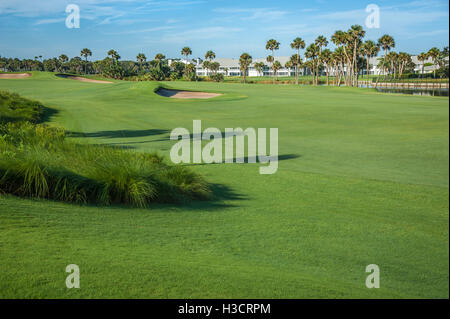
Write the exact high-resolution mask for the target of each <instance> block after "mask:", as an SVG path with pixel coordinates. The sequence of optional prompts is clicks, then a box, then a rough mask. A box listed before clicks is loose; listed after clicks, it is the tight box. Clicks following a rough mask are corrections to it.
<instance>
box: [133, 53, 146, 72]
mask: <svg viewBox="0 0 450 319" xmlns="http://www.w3.org/2000/svg"><path fill="white" fill-rule="evenodd" d="M136 61H137V62H138V63H139V67H140V69H141V70H142V64H144V63H145V61H147V57H146V56H145V54H144V53H139V54H138V55H137V56H136Z"/></svg>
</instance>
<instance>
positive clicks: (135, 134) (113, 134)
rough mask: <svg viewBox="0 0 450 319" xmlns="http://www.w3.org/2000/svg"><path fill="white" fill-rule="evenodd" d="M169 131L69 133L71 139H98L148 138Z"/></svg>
mask: <svg viewBox="0 0 450 319" xmlns="http://www.w3.org/2000/svg"><path fill="white" fill-rule="evenodd" d="M168 132H169V131H168V130H160V129H149V130H117V131H99V132H91V133H83V132H70V131H69V132H67V136H69V137H96V138H132V137H146V136H154V135H161V134H166V133H168Z"/></svg>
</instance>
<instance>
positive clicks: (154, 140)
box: [0, 73, 449, 298]
mask: <svg viewBox="0 0 450 319" xmlns="http://www.w3.org/2000/svg"><path fill="white" fill-rule="evenodd" d="M157 85H158V84H157V83H153V82H117V83H114V84H109V85H106V84H105V85H103V84H93V83H81V82H77V81H73V80H67V79H58V78H55V77H54V76H53V75H52V74H47V73H34V74H33V77H31V78H28V79H24V80H20V81H19V80H0V89H6V90H10V91H14V92H18V93H20V94H22V95H24V96H25V97H28V98H31V99H35V100H39V101H41V102H42V103H43V104H44V105H45V106H47V107H50V108H53V109H56V110H57V111H58V113H57V114H54V115H53V116H52V117H51V118H50V121H51V124H57V125H61V126H63V127H65V128H66V129H67V130H68V131H71V132H73V136H75V137H76V138H74V141H88V142H90V143H93V144H108V145H116V146H125V147H129V148H133V149H135V150H136V151H137V152H144V151H145V152H153V151H159V152H161V153H162V154H163V155H168V153H169V151H170V148H171V146H172V145H173V144H174V143H173V142H172V141H170V140H169V138H168V136H169V133H170V131H171V130H172V129H173V128H176V127H185V128H188V129H190V130H191V131H192V120H194V119H201V120H202V124H203V128H206V127H217V128H220V129H224V128H226V127H243V128H247V127H255V128H258V127H267V128H269V127H278V128H279V153H280V156H281V159H280V163H279V170H278V172H277V173H276V174H275V175H267V176H264V175H259V173H258V171H259V167H260V164H215V165H192V166H189V167H190V168H192V169H193V170H194V171H195V172H197V173H199V174H202V175H203V176H204V178H205V179H206V180H207V181H209V182H212V183H214V184H215V186H214V187H213V189H214V200H212V201H209V202H198V201H194V202H191V203H189V204H186V205H162V204H159V205H154V206H152V207H151V208H150V209H133V208H126V207H122V206H113V207H95V206H76V205H71V204H64V203H58V202H51V201H45V200H27V199H20V198H16V197H12V196H9V195H8V196H2V197H1V198H0V229H1V230H0V269H1V271H0V296H1V297H3V298H12V297H19V298H23V297H32V298H44V297H45V298H71V297H72V298H88V297H106V298H112V297H128V298H136V297H144V298H279V297H280V298H281V297H284V298H315V297H317V298H344V297H347V298H448V297H449V285H448V281H449V276H448V274H449V262H448V260H449V232H448V229H449V215H448V213H449V189H448V186H449V184H448V181H449V179H448V159H449V158H448V157H449V156H448V155H449V144H448V142H449V139H448V133H449V132H448V130H449V124H448V116H449V114H448V110H449V107H448V101H449V100H448V98H443V97H422V96H407V95H400V94H383V93H377V92H375V91H374V90H370V89H355V88H335V87H309V86H302V87H296V86H293V85H285V86H279V85H277V86H272V85H264V86H261V85H251V84H250V85H239V84H231V83H230V84H227V83H202V82H201V83H189V82H168V83H165V85H167V86H170V87H174V88H179V89H193V90H197V91H198V90H203V91H210V92H222V93H225V94H224V95H223V96H221V97H218V98H214V99H211V100H201V101H193V100H183V101H179V100H173V99H167V98H163V97H160V96H157V95H155V94H154V92H153V91H154V89H155V88H156V87H157ZM155 130H156V131H155ZM155 132H157V133H156V134H155ZM71 263H75V264H78V265H79V266H80V269H81V287H82V288H81V289H79V290H69V289H67V288H65V277H66V275H67V274H66V273H65V267H66V266H67V265H68V264H71ZM369 264H377V265H379V267H380V270H381V288H380V289H376V290H370V289H367V288H366V287H365V278H366V275H367V274H366V273H365V267H366V266H367V265H369Z"/></svg>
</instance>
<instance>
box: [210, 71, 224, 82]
mask: <svg viewBox="0 0 450 319" xmlns="http://www.w3.org/2000/svg"><path fill="white" fill-rule="evenodd" d="M210 78H211V80H213V81H215V82H223V81H224V79H225V77H224V76H223V74H222V73H217V74H212V75H211V76H210Z"/></svg>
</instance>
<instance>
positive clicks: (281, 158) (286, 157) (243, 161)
mask: <svg viewBox="0 0 450 319" xmlns="http://www.w3.org/2000/svg"><path fill="white" fill-rule="evenodd" d="M299 157H302V156H301V155H299V154H284V155H278V158H276V157H274V156H266V160H270V161H271V162H281V161H287V160H290V159H295V158H299ZM238 160H240V163H238V162H237V161H238ZM248 160H249V159H248V156H246V157H239V158H233V163H210V164H208V163H199V164H193V163H191V164H184V165H185V166H195V165H223V164H258V163H261V164H267V162H264V161H261V160H260V159H259V158H258V156H257V157H256V163H249V162H248Z"/></svg>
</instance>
